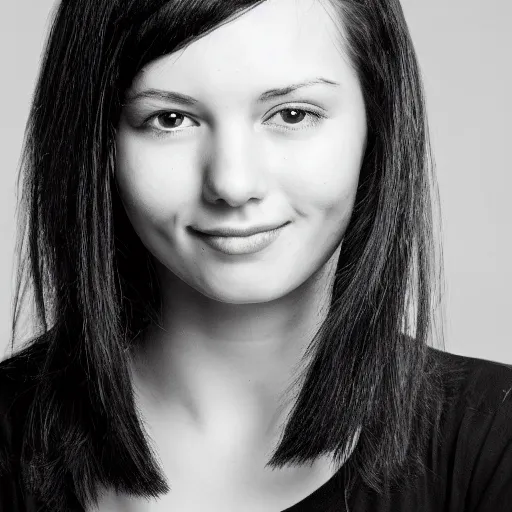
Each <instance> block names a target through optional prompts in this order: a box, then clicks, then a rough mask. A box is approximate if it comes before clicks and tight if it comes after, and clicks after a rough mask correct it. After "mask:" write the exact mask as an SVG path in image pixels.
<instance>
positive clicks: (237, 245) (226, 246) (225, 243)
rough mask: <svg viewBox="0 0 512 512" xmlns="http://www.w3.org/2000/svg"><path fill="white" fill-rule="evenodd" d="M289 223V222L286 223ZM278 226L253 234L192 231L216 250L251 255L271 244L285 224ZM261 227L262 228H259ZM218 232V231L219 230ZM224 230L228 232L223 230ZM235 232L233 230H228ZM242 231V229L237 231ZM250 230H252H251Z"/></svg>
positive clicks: (232, 254)
mask: <svg viewBox="0 0 512 512" xmlns="http://www.w3.org/2000/svg"><path fill="white" fill-rule="evenodd" d="M286 224H288V223H286ZM286 224H283V225H281V226H278V227H277V228H272V229H270V230H268V229H267V228H265V229H267V231H259V232H256V233H254V234H252V235H247V236H244V235H230V236H227V235H221V236H219V235H209V234H205V233H201V232H199V231H197V230H194V229H192V233H193V234H194V238H196V239H198V240H200V241H201V242H203V243H205V244H206V245H207V246H209V247H211V248H212V249H214V250H215V251H216V252H220V253H224V254H228V255H231V256H235V255H239V256H241V255H249V254H253V253H257V252H260V251H263V249H265V248H267V247H268V246H270V245H271V244H272V243H273V242H274V241H275V240H276V239H277V238H278V237H279V235H280V234H281V232H282V231H283V228H284V226H286ZM258 229H261V228H258ZM217 232H218V231H217ZM222 232H224V233H225V232H226V230H223V231H222ZM227 232H230V233H233V230H230V231H227ZM236 232H238V233H239V232H240V230H238V231H236ZM249 232H250V231H249Z"/></svg>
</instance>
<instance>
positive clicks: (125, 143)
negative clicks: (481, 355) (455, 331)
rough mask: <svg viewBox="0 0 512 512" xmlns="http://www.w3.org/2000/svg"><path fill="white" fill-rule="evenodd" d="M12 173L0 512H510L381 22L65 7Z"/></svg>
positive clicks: (492, 397)
mask: <svg viewBox="0 0 512 512" xmlns="http://www.w3.org/2000/svg"><path fill="white" fill-rule="evenodd" d="M23 171H24V174H23V193H24V194H23V198H22V206H23V210H22V211H23V212H24V213H25V214H26V217H24V218H23V219H22V220H21V225H20V233H23V234H25V231H24V229H25V225H26V226H27V228H28V230H27V233H26V236H27V240H26V244H27V245H26V247H27V249H26V252H25V253H23V254H25V256H26V259H25V260H23V262H24V265H25V266H23V267H22V268H23V269H24V270H25V273H22V272H21V271H20V273H19V277H18V292H17V298H18V299H20V300H21V296H22V294H21V292H20V289H21V288H22V282H23V276H25V277H29V278H30V281H31V283H32V284H33V286H34V297H35V304H36V306H37V310H36V313H37V319H38V320H39V323H40V327H41V332H40V333H38V334H37V335H36V336H34V337H33V338H32V339H30V340H29V341H28V342H27V343H26V345H25V346H24V347H22V348H20V349H19V350H18V351H17V353H15V354H12V356H10V357H9V358H8V359H6V360H5V361H3V362H2V363H1V365H0V386H1V387H0V412H1V415H0V419H1V421H0V427H1V428H0V449H1V451H0V462H1V464H0V475H1V476H0V479H1V480H0V511H2V512H5V511H9V512H13V511H15V512H21V511H23V512H28V511H30V512H35V511H36V510H37V511H39V510H43V511H52V512H64V511H75V512H85V511H87V512H92V511H101V512H107V511H109V512H112V511H116V512H121V511H122V512H128V511H140V512H145V511H149V510H151V511H153V512H155V511H179V512H191V511H194V512H196V511H201V512H203V511H222V512H226V511H227V512H231V511H244V512H261V511H282V510H286V511H287V512H301V511H315V512H316V511H335V510H336V511H340V510H349V511H351V512H363V511H365V512H372V511H379V512H382V511H393V512H401V511H403V512H411V511H415V512H416V511H417V512H439V511H450V512H455V511H457V512H462V511H472V512H483V511H493V512H497V511H505V510H510V509H511V508H510V507H511V506H512V393H511V392H510V389H511V388H512V369H510V368H508V367H506V366H505V365H500V364H498V363H494V362H490V361H484V360H479V359H470V358H467V357H461V356H455V355H452V354H448V353H446V352H443V351H442V350H439V349H436V348H434V347H433V344H434V342H437V343H439V344H440V347H442V346H443V345H442V328H441V327H440V324H438V323H436V320H435V319H436V316H437V315H438V313H439V308H438V300H439V292H440V291H441V290H440V287H439V283H440V282H441V281H440V279H441V277H442V272H441V268H442V267H441V260H440V259H439V256H440V251H436V249H438V246H437V245H436V243H435V242H436V240H438V238H436V233H435V232H434V227H435V226H436V225H437V224H436V222H434V220H435V218H436V216H435V213H436V209H435V205H436V202H435V191H436V186H435V181H434V174H433V169H432V164H431V159H430V155H429V144H428V133H427V124H426V118H425V109H424V103H423V96H422V86H421V80H420V76H419V70H418V65H417V62H416V59H415V56H414V51H413V47H412V44H411V41H410V38H409V34H408V31H407V27H406V24H405V21H404V17H403V13H402V11H401V8H400V5H399V2H398V0H267V1H253V0H239V1H234V0H233V1H230V2H226V1H222V0H195V1H191V0H187V1H185V0H171V1H169V0H165V1H164V0H146V1H144V2H143V1H142V0H126V1H124V2H121V1H113V0H94V1H93V0H75V1H70V0H64V1H63V2H62V3H61V4H60V6H59V8H58V10H57V12H56V16H55V19H54V22H53V25H52V28H51V32H50V35H49V39H48V45H47V47H46V51H45V53H44V59H43V63H42V68H41V72H40V76H39V81H38V84H37V89H36V92H35V96H34V100H33V106H32V110H31V114H30V119H29V123H28V129H27V138H26V146H25V152H24V165H23ZM22 247H24V245H23V244H21V245H20V251H21V250H22ZM17 327H19V314H18V307H16V308H15V315H14V324H13V340H14V338H15V335H16V332H17Z"/></svg>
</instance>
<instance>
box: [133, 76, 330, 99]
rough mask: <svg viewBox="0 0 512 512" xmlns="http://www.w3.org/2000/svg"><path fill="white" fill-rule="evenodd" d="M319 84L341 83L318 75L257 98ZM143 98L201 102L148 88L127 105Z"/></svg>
mask: <svg viewBox="0 0 512 512" xmlns="http://www.w3.org/2000/svg"><path fill="white" fill-rule="evenodd" d="M318 84H322V85H331V86H335V87H338V86H339V85H340V84H339V83H338V82H335V81H334V80H329V79H327V78H323V77H318V78H314V79H312V80H306V81H304V82H299V83H296V84H290V85H287V86H285V87H280V88H276V89H269V90H268V91H265V92H264V93H262V94H260V96H259V97H258V99H257V102H258V103H263V102H265V101H269V100H271V99H274V98H279V97H282V96H287V95H288V94H290V93H292V92H293V91H296V90H297V89H301V88H303V87H311V86H313V85H318ZM143 98H149V99H158V100H163V101H169V102H172V103H179V104H182V105H187V106H193V105H197V104H198V103H199V101H198V100H196V99H195V98H193V97H192V96H188V95H187V94H182V93H179V92H173V91H164V90H162V89H147V90H145V91H141V92H139V93H137V94H134V95H131V96H128V98H127V101H126V103H125V105H130V104H131V103H134V102H135V101H137V100H139V99H143Z"/></svg>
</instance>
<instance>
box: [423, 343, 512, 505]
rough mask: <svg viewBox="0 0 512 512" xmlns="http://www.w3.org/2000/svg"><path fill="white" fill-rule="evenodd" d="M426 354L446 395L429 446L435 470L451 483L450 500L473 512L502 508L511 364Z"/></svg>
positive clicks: (509, 453)
mask: <svg viewBox="0 0 512 512" xmlns="http://www.w3.org/2000/svg"><path fill="white" fill-rule="evenodd" d="M431 354H432V356H433V357H434V358H435V359H436V360H437V361H438V362H439V363H440V367H441V368H443V372H442V375H443V378H444V380H445V383H446V389H447V390H448V391H449V393H448V394H449V397H448V399H447V400H446V402H445V405H444V411H443V416H442V421H441V424H440V431H439V439H438V441H436V442H435V443H434V444H433V446H432V452H431V454H432V457H433V464H432V467H433V469H434V472H435V473H436V474H438V475H441V477H442V480H443V481H445V482H450V485H451V491H450V493H449V496H450V498H449V499H450V500H451V501H453V500H457V499H461V500H463V501H464V502H465V503H466V505H469V504H471V505H472V506H474V508H473V509H472V510H475V511H482V512H484V511H488V510H495V511H501V510H504V509H503V506H504V504H505V503H512V366H511V365H508V364H504V363H500V362H497V361H489V360H485V359H478V358H472V357H466V356H460V355H455V354H450V353H447V352H440V351H437V350H434V351H433V352H432V353H431ZM455 490H456V493H455V494H453V493H454V492H455ZM507 510H508V509H507Z"/></svg>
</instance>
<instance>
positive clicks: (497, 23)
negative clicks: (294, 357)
mask: <svg viewBox="0 0 512 512" xmlns="http://www.w3.org/2000/svg"><path fill="white" fill-rule="evenodd" d="M53 5H54V1H53V0H15V1H12V0H10V1H8V0H3V2H2V5H1V7H0V52H1V55H0V57H1V62H2V75H1V76H2V79H1V80H0V88H1V90H0V101H1V112H2V122H1V123H0V130H1V133H0V141H1V158H2V162H3V168H2V172H1V174H0V180H1V181H0V237H1V241H2V243H1V244H0V360H1V359H3V357H5V356H6V355H8V343H9V337H10V336H9V334H10V326H11V308H12V293H13V289H14V287H13V284H14V281H13V278H14V272H15V268H14V266H13V265H14V258H13V256H14V243H15V222H14V215H15V208H16V186H15V179H16V175H17V168H18V162H19V156H20V150H21V144H22V138H23V130H24V126H25V122H26V118H27V115H28V108H29V102H30V99H31V95H32V91H33V87H34V82H35V78H36V74H37V71H38V66H39V59H40V55H41V50H42V45H43V41H44V37H45V34H46V30H47V28H48V16H49V14H50V11H51V9H52V7H53ZM402 5H403V8H404V11H405V15H406V18H407V21H408V24H409V28H410V30H411V33H412V37H413V40H414V42H415V46H416V50H417V53H418V56H419V60H420V65H421V68H422V71H423V75H424V80H425V86H426V91H427V106H428V112H429V122H430V128H431V135H432V143H433V148H434V155H435V159H436V162H437V173H438V180H439V187H440V193H441V206H442V211H443V225H444V256H445V265H446V287H447V293H446V296H445V300H446V331H445V332H446V348H447V350H448V351H450V352H454V353H457V354H463V355H468V356H473V357H481V358H484V359H491V360H495V361H502V362H506V363H512V343H511V338H512V337H511V335H510V323H509V319H510V318H509V315H512V312H511V309H512V308H511V306H512V301H511V299H510V289H511V285H512V271H511V268H510V264H511V262H512V242H511V238H512V237H511V233H510V232H511V229H510V226H511V220H512V201H511V196H512V166H511V164H510V151H509V148H510V145H511V144H512V141H511V140H510V139H511V135H512V129H511V127H510V126H511V125H510V119H511V118H512V109H511V100H510V95H511V91H512V87H511V85H512V84H511V76H512V73H511V64H510V62H511V59H510V48H512V40H511V39H512V37H511V35H510V34H511V31H510V22H511V20H512V4H511V3H510V1H509V0H486V1H485V2H482V1H481V0H428V1H426V0H403V1H402Z"/></svg>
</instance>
